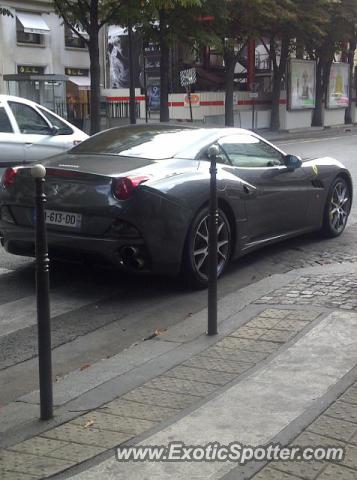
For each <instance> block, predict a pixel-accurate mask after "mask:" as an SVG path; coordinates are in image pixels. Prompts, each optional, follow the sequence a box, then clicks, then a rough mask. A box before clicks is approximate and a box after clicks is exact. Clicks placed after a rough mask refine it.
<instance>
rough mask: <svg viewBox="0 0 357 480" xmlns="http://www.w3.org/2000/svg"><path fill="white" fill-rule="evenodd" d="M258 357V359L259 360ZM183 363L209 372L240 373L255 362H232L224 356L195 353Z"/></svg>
mask: <svg viewBox="0 0 357 480" xmlns="http://www.w3.org/2000/svg"><path fill="white" fill-rule="evenodd" d="M259 358H261V357H258V361H259ZM183 365H185V366H187V367H195V368H197V369H199V370H204V369H205V370H207V371H209V372H215V371H217V372H220V373H225V372H228V374H235V375H240V374H241V373H243V372H245V371H247V370H249V369H250V368H252V367H253V366H254V365H255V364H254V363H243V362H234V361H232V360H225V359H224V358H217V357H214V356H212V358H211V357H206V356H205V355H196V356H195V357H193V358H190V360H187V362H184V363H183Z"/></svg>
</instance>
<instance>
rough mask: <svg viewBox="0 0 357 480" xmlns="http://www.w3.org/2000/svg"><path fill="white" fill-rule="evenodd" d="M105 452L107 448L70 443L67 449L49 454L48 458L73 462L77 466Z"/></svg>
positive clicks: (60, 449) (63, 448)
mask: <svg viewBox="0 0 357 480" xmlns="http://www.w3.org/2000/svg"><path fill="white" fill-rule="evenodd" d="M105 451H106V447H95V446H93V445H82V444H78V443H68V444H67V445H66V446H65V447H62V448H59V449H58V450H54V451H51V452H49V453H47V456H49V457H54V458H60V459H62V460H71V461H73V462H75V463H76V464H77V463H82V462H84V461H85V460H88V459H89V458H92V457H96V456H97V455H99V454H100V453H102V452H105Z"/></svg>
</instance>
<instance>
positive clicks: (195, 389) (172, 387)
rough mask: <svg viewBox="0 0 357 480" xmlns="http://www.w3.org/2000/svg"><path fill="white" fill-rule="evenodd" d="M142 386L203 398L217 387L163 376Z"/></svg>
mask: <svg viewBox="0 0 357 480" xmlns="http://www.w3.org/2000/svg"><path fill="white" fill-rule="evenodd" d="M143 386H144V387H147V388H157V389H158V390H164V391H168V392H174V393H176V392H177V393H187V394H189V395H196V396H197V397H205V396H207V395H209V394H210V393H213V392H214V391H215V390H217V388H218V387H217V385H213V384H212V383H202V382H197V381H191V380H183V379H182V378H174V377H166V376H164V375H161V376H160V377H156V378H154V379H153V380H150V381H149V382H146V383H144V385H143Z"/></svg>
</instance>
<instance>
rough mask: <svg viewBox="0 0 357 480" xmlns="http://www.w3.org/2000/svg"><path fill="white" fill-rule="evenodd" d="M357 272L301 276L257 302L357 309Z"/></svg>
mask: <svg viewBox="0 0 357 480" xmlns="http://www.w3.org/2000/svg"><path fill="white" fill-rule="evenodd" d="M356 287H357V274H354V273H350V274H349V275H348V276H346V275H333V276H331V275H320V276H316V275H314V276H307V275H304V276H301V277H299V278H298V280H297V281H296V282H295V283H294V286H293V287H291V285H287V286H284V287H282V288H279V289H278V290H275V291H273V292H271V293H270V294H269V295H265V296H264V297H261V298H260V299H259V300H256V302H255V303H257V304H260V303H262V304H268V305H269V304H281V305H316V306H324V307H327V308H335V309H336V308H339V309H342V310H354V311H357V297H356Z"/></svg>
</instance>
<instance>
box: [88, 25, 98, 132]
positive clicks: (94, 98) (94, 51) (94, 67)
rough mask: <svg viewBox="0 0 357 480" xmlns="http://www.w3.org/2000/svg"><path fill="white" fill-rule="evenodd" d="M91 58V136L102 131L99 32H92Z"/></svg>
mask: <svg viewBox="0 0 357 480" xmlns="http://www.w3.org/2000/svg"><path fill="white" fill-rule="evenodd" d="M89 58H90V79H91V86H90V88H91V92H90V134H91V135H93V134H94V133H97V132H99V130H100V64H99V46H98V30H97V31H96V32H95V33H94V32H93V31H92V32H91V39H90V43H89Z"/></svg>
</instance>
